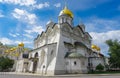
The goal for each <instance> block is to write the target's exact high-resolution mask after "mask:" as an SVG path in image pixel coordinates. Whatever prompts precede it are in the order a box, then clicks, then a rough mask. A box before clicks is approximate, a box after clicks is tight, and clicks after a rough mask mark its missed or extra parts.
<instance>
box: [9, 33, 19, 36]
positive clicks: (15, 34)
mask: <svg viewBox="0 0 120 78" xmlns="http://www.w3.org/2000/svg"><path fill="white" fill-rule="evenodd" d="M9 35H10V36H12V37H17V36H19V35H20V34H19V33H14V34H13V33H9Z"/></svg>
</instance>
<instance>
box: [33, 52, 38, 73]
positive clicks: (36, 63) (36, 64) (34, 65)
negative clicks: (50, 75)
mask: <svg viewBox="0 0 120 78" xmlns="http://www.w3.org/2000/svg"><path fill="white" fill-rule="evenodd" d="M37 66H38V53H36V54H35V56H34V58H33V73H35V72H36V71H37Z"/></svg>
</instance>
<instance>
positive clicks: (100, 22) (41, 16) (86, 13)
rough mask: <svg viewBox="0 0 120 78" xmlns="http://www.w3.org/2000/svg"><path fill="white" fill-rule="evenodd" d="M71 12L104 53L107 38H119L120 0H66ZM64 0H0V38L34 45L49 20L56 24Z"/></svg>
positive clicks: (0, 39) (76, 21)
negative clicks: (35, 39)
mask: <svg viewBox="0 0 120 78" xmlns="http://www.w3.org/2000/svg"><path fill="white" fill-rule="evenodd" d="M66 3H67V6H68V8H69V9H70V10H71V11H72V12H73V14H74V25H75V26H76V25H77V24H79V23H80V22H82V23H84V24H85V26H86V31H88V32H89V33H90V34H91V36H92V37H93V43H94V44H97V45H98V46H100V47H101V50H102V53H103V54H105V55H107V50H108V47H107V45H106V44H105V43H104V42H105V40H107V39H118V40H120V35H119V33H120V0H66ZM64 5H65V0H0V41H1V42H3V43H4V44H9V45H11V44H12V45H17V44H18V43H19V42H21V41H23V42H24V43H25V46H26V47H30V48H33V40H34V38H35V37H36V36H37V34H38V33H39V34H40V33H41V32H42V31H44V30H45V28H46V26H45V25H46V23H47V22H48V21H49V20H50V19H52V20H53V21H54V22H56V23H57V21H58V15H59V12H60V11H61V9H62V8H63V7H64Z"/></svg>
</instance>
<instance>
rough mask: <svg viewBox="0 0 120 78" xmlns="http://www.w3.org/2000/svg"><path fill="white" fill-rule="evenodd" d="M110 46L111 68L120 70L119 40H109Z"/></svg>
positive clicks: (107, 42)
mask: <svg viewBox="0 0 120 78" xmlns="http://www.w3.org/2000/svg"><path fill="white" fill-rule="evenodd" d="M106 44H107V45H108V46H109V56H110V58H109V64H110V65H109V67H113V68H120V42H119V41H118V40H111V39H110V40H107V41H106Z"/></svg>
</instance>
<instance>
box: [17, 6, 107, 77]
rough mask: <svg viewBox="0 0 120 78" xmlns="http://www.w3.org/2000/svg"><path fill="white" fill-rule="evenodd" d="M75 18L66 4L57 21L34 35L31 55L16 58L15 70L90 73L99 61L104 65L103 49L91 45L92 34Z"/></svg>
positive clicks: (46, 72)
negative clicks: (96, 48) (101, 50)
mask: <svg viewBox="0 0 120 78" xmlns="http://www.w3.org/2000/svg"><path fill="white" fill-rule="evenodd" d="M73 19H74V17H73V13H72V12H71V11H70V10H69V9H68V8H67V7H66V6H65V7H64V8H63V9H62V10H61V11H60V14H59V17H58V23H54V22H53V21H52V20H51V21H49V22H48V23H47V25H46V26H47V28H46V31H43V32H42V33H41V34H40V35H38V36H37V38H35V40H34V49H33V50H32V51H30V52H29V58H22V59H19V60H18V61H17V65H16V72H29V73H38V74H41V75H57V74H68V73H69V74H70V73H87V72H88V71H89V70H95V67H96V66H97V65H98V64H100V63H101V64H102V65H103V66H105V62H104V56H103V55H102V54H101V53H100V50H95V49H94V48H91V45H92V43H91V41H92V37H91V36H90V34H89V33H88V32H86V31H85V25H84V24H78V25H77V26H74V24H73ZM93 47H94V46H93ZM93 49H94V50H93Z"/></svg>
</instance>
